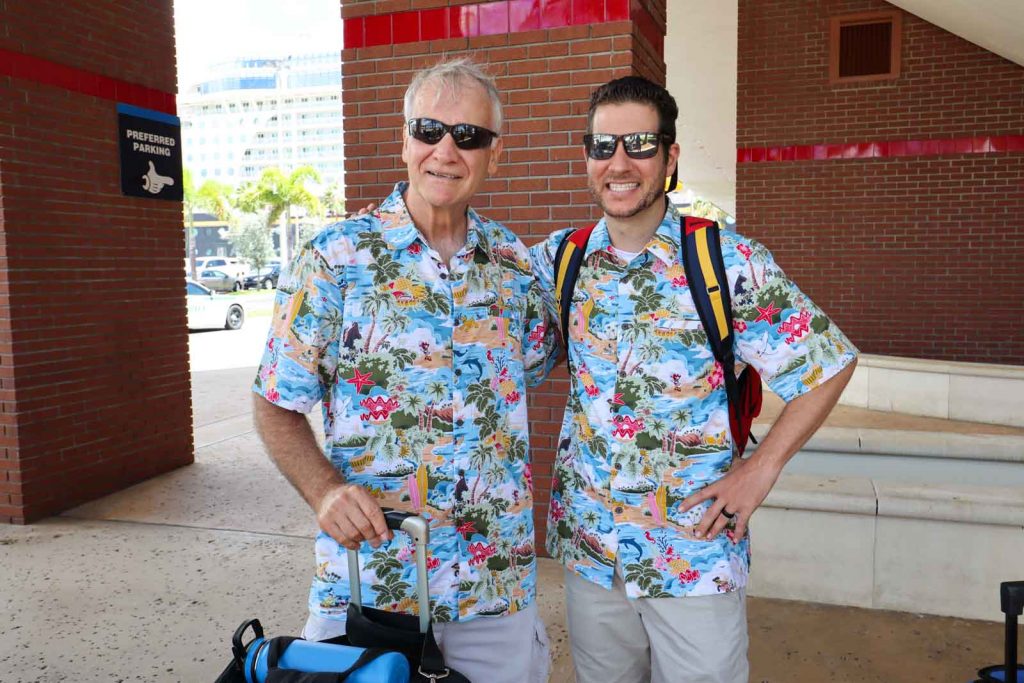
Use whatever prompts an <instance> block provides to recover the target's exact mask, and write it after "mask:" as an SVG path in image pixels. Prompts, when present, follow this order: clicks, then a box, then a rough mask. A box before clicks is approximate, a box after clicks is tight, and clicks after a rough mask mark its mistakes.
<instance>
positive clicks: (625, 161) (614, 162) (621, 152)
mask: <svg viewBox="0 0 1024 683" xmlns="http://www.w3.org/2000/svg"><path fill="white" fill-rule="evenodd" d="M629 162H630V159H629V155H628V154H626V143H625V142H624V141H623V140H616V141H615V151H614V152H613V153H612V156H611V158H610V159H609V160H608V165H609V166H610V167H612V168H622V167H625V166H627V165H629Z"/></svg>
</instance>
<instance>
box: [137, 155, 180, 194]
mask: <svg viewBox="0 0 1024 683" xmlns="http://www.w3.org/2000/svg"><path fill="white" fill-rule="evenodd" d="M173 184H174V178H171V177H170V176H165V175H160V174H159V173H157V172H156V168H155V167H154V166H153V162H152V161H150V162H149V173H147V174H146V175H144V176H142V189H143V190H147V191H148V192H149V193H150V194H160V190H162V189H164V185H173Z"/></svg>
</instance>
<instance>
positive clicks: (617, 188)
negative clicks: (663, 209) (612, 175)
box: [608, 183, 640, 192]
mask: <svg viewBox="0 0 1024 683" xmlns="http://www.w3.org/2000/svg"><path fill="white" fill-rule="evenodd" d="M638 187H640V183H608V189H610V190H611V191H612V192H629V191H630V190H635V189H636V188H638Z"/></svg>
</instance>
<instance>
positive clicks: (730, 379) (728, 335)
mask: <svg viewBox="0 0 1024 683" xmlns="http://www.w3.org/2000/svg"><path fill="white" fill-rule="evenodd" d="M680 227H681V228H682V243H683V269H684V270H685V271H686V279H687V281H688V282H689V285H690V293H691V294H692V295H693V302H694V303H695V304H696V305H697V314H698V315H699V316H700V321H701V324H702V325H703V326H704V331H705V332H707V335H708V343H709V344H711V353H712V354H714V357H715V360H716V361H718V362H719V364H721V366H722V375H723V376H724V378H725V393H726V397H727V399H728V401H729V412H730V414H731V415H732V414H735V415H734V417H735V418H736V419H737V420H738V419H739V414H738V410H739V405H740V403H739V400H740V392H739V385H738V383H737V381H736V374H735V368H736V356H735V354H734V352H733V332H732V301H731V300H730V297H729V280H728V277H727V276H726V272H725V261H724V259H723V258H722V245H721V242H720V241H719V231H718V223H716V222H714V221H710V220H707V219H706V218H695V217H693V216H684V217H683V220H682V221H681V225H680Z"/></svg>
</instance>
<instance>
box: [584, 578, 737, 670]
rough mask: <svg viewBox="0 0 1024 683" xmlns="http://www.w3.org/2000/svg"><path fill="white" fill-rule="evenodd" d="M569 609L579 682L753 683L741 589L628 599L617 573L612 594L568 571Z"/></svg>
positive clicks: (610, 591)
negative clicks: (680, 596) (697, 595)
mask: <svg viewBox="0 0 1024 683" xmlns="http://www.w3.org/2000/svg"><path fill="white" fill-rule="evenodd" d="M616 569H618V568H616ZM565 604H566V611H567V614H568V617H569V640H570V643H571V645H572V658H573V663H574V665H575V667H576V683H747V678H748V676H749V666H748V663H747V608H746V592H745V591H743V590H738V591H732V592H730V593H721V594H719V595H707V596H700V597H686V598H638V599H635V600H630V599H628V598H627V597H626V591H625V586H624V585H623V583H622V578H621V577H620V575H619V571H618V570H617V571H616V574H615V580H614V584H613V585H612V589H611V590H605V589H604V588H602V587H601V586H599V585H597V584H596V583H592V582H590V581H587V580H586V579H584V578H581V577H580V576H578V575H577V574H575V573H573V572H571V571H568V570H566V572H565Z"/></svg>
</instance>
